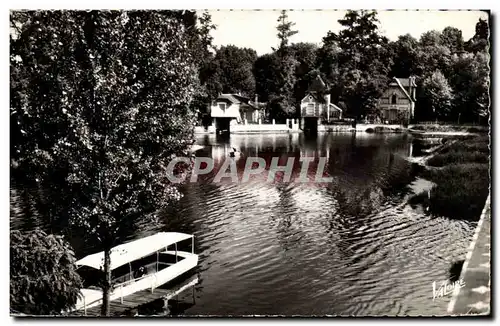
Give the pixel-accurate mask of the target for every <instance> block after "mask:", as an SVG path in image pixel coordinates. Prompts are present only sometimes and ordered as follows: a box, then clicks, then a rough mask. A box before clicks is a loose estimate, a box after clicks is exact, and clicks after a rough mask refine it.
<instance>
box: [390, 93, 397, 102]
mask: <svg viewBox="0 0 500 326" xmlns="http://www.w3.org/2000/svg"><path fill="white" fill-rule="evenodd" d="M397 100H398V97H397V96H396V94H392V97H391V104H397Z"/></svg>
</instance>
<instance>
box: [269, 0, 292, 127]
mask: <svg viewBox="0 0 500 326" xmlns="http://www.w3.org/2000/svg"><path fill="white" fill-rule="evenodd" d="M294 25H295V23H294V22H291V21H290V20H289V19H288V14H287V11H286V10H282V11H281V14H280V16H279V18H278V25H277V27H276V29H277V31H278V34H277V35H278V39H279V46H278V48H277V49H276V54H277V59H278V66H279V69H278V71H277V74H276V77H277V86H278V87H277V88H278V89H277V91H276V92H275V93H272V94H270V95H269V107H270V111H271V116H272V117H273V118H275V119H277V120H284V119H286V118H288V117H295V116H296V115H297V109H296V103H295V98H294V87H295V82H296V78H295V67H296V65H297V61H296V60H295V57H294V56H293V53H292V50H291V49H290V46H289V41H290V37H292V36H293V35H295V34H297V33H298V31H296V30H294V29H293V26H294Z"/></svg>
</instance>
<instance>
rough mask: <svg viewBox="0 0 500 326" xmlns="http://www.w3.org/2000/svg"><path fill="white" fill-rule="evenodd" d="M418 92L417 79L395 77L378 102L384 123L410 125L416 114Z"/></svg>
mask: <svg viewBox="0 0 500 326" xmlns="http://www.w3.org/2000/svg"><path fill="white" fill-rule="evenodd" d="M416 91H417V84H416V83H415V77H409V78H396V77H394V78H393V79H392V80H391V82H390V83H389V85H388V86H387V88H386V90H385V91H384V92H383V93H382V96H381V97H380V99H379V100H378V109H379V116H380V119H382V122H384V123H397V124H400V123H409V122H410V119H412V118H413V116H414V113H415V102H416Z"/></svg>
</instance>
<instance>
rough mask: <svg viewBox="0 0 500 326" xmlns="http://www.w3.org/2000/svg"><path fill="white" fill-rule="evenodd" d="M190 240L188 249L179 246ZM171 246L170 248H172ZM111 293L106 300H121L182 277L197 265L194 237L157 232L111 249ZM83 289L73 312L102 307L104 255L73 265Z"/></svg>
mask: <svg viewBox="0 0 500 326" xmlns="http://www.w3.org/2000/svg"><path fill="white" fill-rule="evenodd" d="M188 240H190V245H191V250H186V251H181V250H179V249H180V248H179V246H182V245H183V244H185V245H186V247H189V244H186V242H188ZM172 247H173V248H172ZM110 257H111V268H110V269H111V274H112V281H111V284H112V290H111V293H110V301H113V300H117V299H123V297H125V296H127V295H130V294H132V293H135V292H138V291H142V290H146V289H150V290H153V289H154V288H157V287H159V286H161V285H163V284H165V283H168V282H170V281H172V280H174V279H176V278H177V277H179V276H181V275H184V274H186V273H187V272H189V271H190V270H192V269H194V268H195V267H196V266H197V265H198V255H197V254H195V253H194V236H193V235H191V234H185V233H178V232H160V233H157V234H154V235H151V236H149V237H145V238H142V239H138V240H135V241H131V242H127V243H124V244H121V245H119V246H116V247H114V248H113V249H112V250H111V255H110ZM76 265H77V266H78V270H77V271H78V273H79V274H80V276H81V277H82V279H83V282H84V288H83V289H82V290H81V294H82V296H81V298H80V299H79V300H78V302H77V304H76V307H75V309H74V310H75V311H77V310H85V309H87V308H92V307H95V306H99V305H101V304H102V290H101V288H100V287H99V284H98V282H99V280H100V279H102V277H103V270H104V252H103V251H102V252H98V253H95V254H92V255H89V256H86V257H84V258H82V259H80V260H79V261H77V262H76Z"/></svg>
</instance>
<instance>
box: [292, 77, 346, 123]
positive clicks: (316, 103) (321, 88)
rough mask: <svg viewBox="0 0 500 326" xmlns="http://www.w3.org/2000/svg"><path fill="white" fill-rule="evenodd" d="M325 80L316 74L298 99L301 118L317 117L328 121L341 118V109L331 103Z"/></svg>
mask: <svg viewBox="0 0 500 326" xmlns="http://www.w3.org/2000/svg"><path fill="white" fill-rule="evenodd" d="M327 92H328V88H327V87H326V84H325V82H323V80H322V79H321V77H320V76H319V75H318V76H316V78H315V79H314V80H313V81H312V83H311V85H309V88H308V89H307V92H306V94H305V96H304V98H302V100H301V101H300V115H301V117H302V118H319V122H320V121H321V120H326V121H329V120H330V119H341V118H342V109H341V108H339V107H338V106H336V105H335V104H333V103H331V101H330V94H327Z"/></svg>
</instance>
